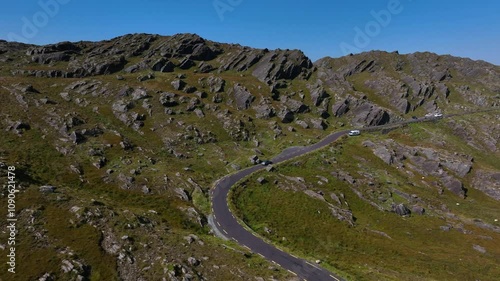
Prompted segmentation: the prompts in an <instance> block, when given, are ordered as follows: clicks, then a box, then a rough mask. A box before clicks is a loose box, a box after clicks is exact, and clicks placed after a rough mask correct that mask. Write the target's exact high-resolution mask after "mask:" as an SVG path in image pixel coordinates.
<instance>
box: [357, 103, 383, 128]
mask: <svg viewBox="0 0 500 281" xmlns="http://www.w3.org/2000/svg"><path fill="white" fill-rule="evenodd" d="M390 120H391V117H390V115H389V113H388V112H387V111H386V110H384V109H382V108H381V107H378V106H376V105H372V104H370V103H365V104H363V105H361V106H359V107H357V108H356V109H355V110H354V118H353V120H352V122H353V123H354V124H356V125H366V126H379V125H384V124H388V123H389V122H390Z"/></svg>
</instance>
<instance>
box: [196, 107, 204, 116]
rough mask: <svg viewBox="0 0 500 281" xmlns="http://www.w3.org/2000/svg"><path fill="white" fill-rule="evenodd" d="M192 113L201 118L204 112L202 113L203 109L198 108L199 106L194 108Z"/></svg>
mask: <svg viewBox="0 0 500 281" xmlns="http://www.w3.org/2000/svg"><path fill="white" fill-rule="evenodd" d="M194 113H195V114H196V116H198V117H199V118H203V117H205V113H203V110H201V109H199V108H196V109H195V110H194Z"/></svg>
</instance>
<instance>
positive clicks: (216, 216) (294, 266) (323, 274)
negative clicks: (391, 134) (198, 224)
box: [210, 112, 477, 281]
mask: <svg viewBox="0 0 500 281" xmlns="http://www.w3.org/2000/svg"><path fill="white" fill-rule="evenodd" d="M473 113H477V112H470V113H464V114H453V115H447V116H443V117H440V118H435V117H431V118H419V119H416V120H408V121H402V122H398V123H392V124H388V125H382V126H375V127H369V128H363V129H361V131H369V130H379V129H385V128H393V127H398V126H401V125H404V124H409V123H417V122H427V121H434V120H436V119H441V118H445V117H452V116H456V115H465V114H473ZM347 132H348V131H341V132H336V133H332V134H330V135H328V136H327V137H325V138H324V139H322V140H321V141H319V142H317V143H315V144H313V145H310V146H305V147H292V148H288V149H285V150H284V151H283V152H282V153H281V154H280V155H278V156H276V157H275V158H273V159H272V160H271V161H272V162H273V163H274V164H278V163H280V162H283V161H286V160H289V159H292V158H294V157H297V156H301V155H304V154H306V153H309V152H312V151H315V150H317V149H319V148H322V147H325V146H327V145H328V144H330V143H332V142H334V141H335V140H337V139H338V138H339V137H341V136H343V135H345V134H347ZM264 168H265V167H264V166H262V165H255V166H251V167H248V168H246V169H243V170H240V171H238V172H236V173H234V174H231V175H228V176H226V177H224V178H222V179H220V180H218V181H217V182H216V183H215V184H214V187H213V189H212V190H211V191H210V195H211V201H212V208H213V222H212V227H215V228H217V229H216V230H215V231H216V232H219V233H221V234H223V235H224V236H225V237H227V238H229V239H233V240H234V241H236V242H237V243H238V244H240V245H242V246H243V247H245V248H248V249H249V250H251V251H252V252H254V253H257V254H259V255H261V256H263V257H264V258H265V259H267V260H270V261H272V262H274V263H276V264H278V265H280V266H281V267H282V268H284V269H287V270H288V271H289V272H291V273H293V274H295V275H297V276H298V277H299V278H301V279H303V280H308V281H333V280H335V281H339V280H343V279H342V278H340V277H339V276H337V275H335V274H333V273H331V272H329V271H327V270H326V269H324V268H322V267H320V266H318V265H316V264H313V263H310V262H308V261H306V260H303V259H300V258H298V257H295V256H293V255H291V254H288V253H285V252H283V251H281V250H280V249H277V248H276V247H275V246H273V245H271V244H269V243H267V242H265V241H263V240H262V239H260V238H258V237H257V236H255V235H254V234H253V233H251V232H249V231H248V230H246V229H245V228H244V227H243V226H242V225H240V224H239V223H238V220H237V219H236V218H235V217H234V215H233V214H232V213H231V211H230V209H229V203H228V194H229V190H230V189H231V187H232V186H233V185H234V184H235V183H237V182H238V181H240V180H241V179H243V178H245V177H247V176H249V175H250V174H252V173H254V172H256V171H258V170H262V169H264Z"/></svg>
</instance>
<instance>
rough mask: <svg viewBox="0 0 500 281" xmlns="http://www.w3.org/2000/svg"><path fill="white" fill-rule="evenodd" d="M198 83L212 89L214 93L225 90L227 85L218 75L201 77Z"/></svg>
mask: <svg viewBox="0 0 500 281" xmlns="http://www.w3.org/2000/svg"><path fill="white" fill-rule="evenodd" d="M198 83H199V84H200V85H201V86H202V87H204V88H208V89H210V92H212V93H221V92H224V87H225V86H226V81H225V80H224V79H222V78H220V77H218V76H210V77H208V78H201V79H200V80H198Z"/></svg>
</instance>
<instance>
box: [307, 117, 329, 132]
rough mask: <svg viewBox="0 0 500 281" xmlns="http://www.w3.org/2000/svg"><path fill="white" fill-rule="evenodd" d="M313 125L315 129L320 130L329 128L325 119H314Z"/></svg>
mask: <svg viewBox="0 0 500 281" xmlns="http://www.w3.org/2000/svg"><path fill="white" fill-rule="evenodd" d="M311 125H312V127H313V128H314V129H318V130H325V129H326V128H327V127H328V125H326V123H325V121H324V120H323V119H312V120H311Z"/></svg>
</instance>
